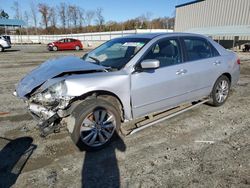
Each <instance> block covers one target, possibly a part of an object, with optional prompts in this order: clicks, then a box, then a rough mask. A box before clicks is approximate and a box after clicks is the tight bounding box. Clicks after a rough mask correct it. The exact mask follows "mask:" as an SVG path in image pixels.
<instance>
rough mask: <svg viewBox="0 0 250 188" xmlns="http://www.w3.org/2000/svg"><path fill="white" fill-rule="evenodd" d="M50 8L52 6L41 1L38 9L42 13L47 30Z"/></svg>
mask: <svg viewBox="0 0 250 188" xmlns="http://www.w3.org/2000/svg"><path fill="white" fill-rule="evenodd" d="M49 10H50V7H49V6H48V5H47V4H45V3H40V4H39V5H38V11H39V12H40V13H41V16H42V22H43V24H44V26H45V29H46V30H47V29H48V23H49Z"/></svg>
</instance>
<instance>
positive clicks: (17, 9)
mask: <svg viewBox="0 0 250 188" xmlns="http://www.w3.org/2000/svg"><path fill="white" fill-rule="evenodd" d="M11 8H12V9H13V10H14V12H15V15H14V18H15V19H22V13H21V11H20V5H19V3H18V1H14V3H13V6H12V7H11Z"/></svg>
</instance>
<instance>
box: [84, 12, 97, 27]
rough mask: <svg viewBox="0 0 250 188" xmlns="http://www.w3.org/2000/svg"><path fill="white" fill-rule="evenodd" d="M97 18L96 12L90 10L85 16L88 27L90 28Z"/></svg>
mask: <svg viewBox="0 0 250 188" xmlns="http://www.w3.org/2000/svg"><path fill="white" fill-rule="evenodd" d="M94 17H95V12H94V11H92V10H88V11H87V12H86V14H85V19H86V22H87V25H88V26H90V25H91V23H92V21H93V19H94Z"/></svg>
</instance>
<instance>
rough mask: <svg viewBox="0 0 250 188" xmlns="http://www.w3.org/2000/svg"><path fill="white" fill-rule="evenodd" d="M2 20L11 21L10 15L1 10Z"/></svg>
mask: <svg viewBox="0 0 250 188" xmlns="http://www.w3.org/2000/svg"><path fill="white" fill-rule="evenodd" d="M0 18H4V19H9V15H8V13H7V12H5V11H4V10H1V12H0Z"/></svg>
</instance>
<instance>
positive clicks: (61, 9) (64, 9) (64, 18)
mask: <svg viewBox="0 0 250 188" xmlns="http://www.w3.org/2000/svg"><path fill="white" fill-rule="evenodd" d="M58 10H59V17H60V20H61V24H62V27H63V30H64V32H65V28H66V21H67V6H66V4H65V3H61V4H60V6H59V8H58Z"/></svg>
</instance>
